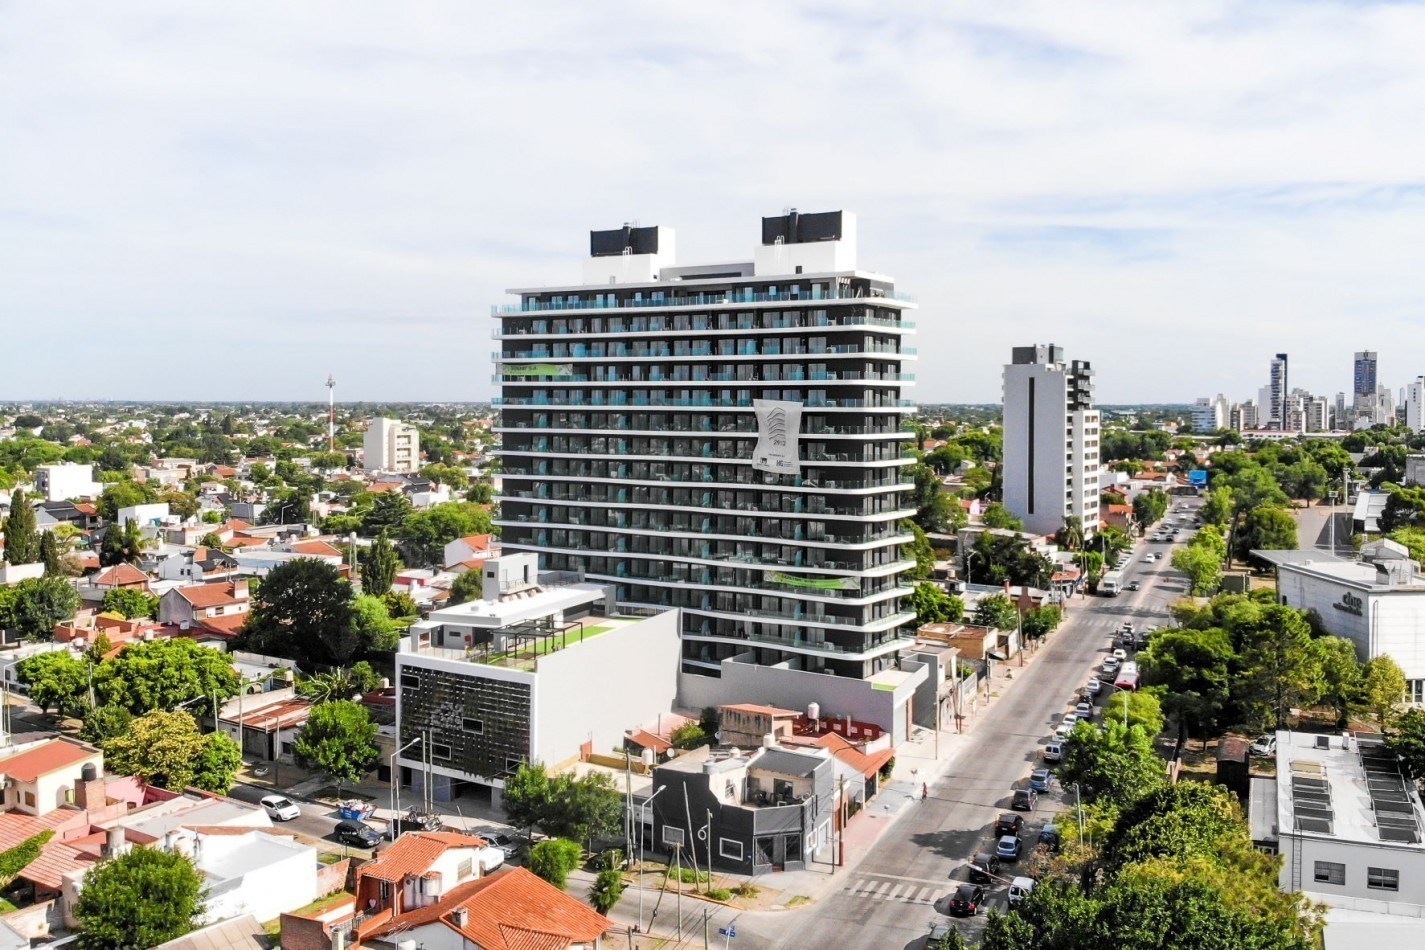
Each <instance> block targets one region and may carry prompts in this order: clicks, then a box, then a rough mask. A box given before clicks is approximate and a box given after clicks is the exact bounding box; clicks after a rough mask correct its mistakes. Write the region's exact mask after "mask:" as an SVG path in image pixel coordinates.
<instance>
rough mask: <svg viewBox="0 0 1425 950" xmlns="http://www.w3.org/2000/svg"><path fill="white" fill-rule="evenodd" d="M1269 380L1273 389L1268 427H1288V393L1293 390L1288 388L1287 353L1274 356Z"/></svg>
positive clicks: (1268, 411) (1270, 387)
mask: <svg viewBox="0 0 1425 950" xmlns="http://www.w3.org/2000/svg"><path fill="white" fill-rule="evenodd" d="M1268 380H1269V382H1268V383H1267V388H1268V389H1269V390H1270V391H1271V392H1270V396H1271V402H1270V404H1269V405H1268V406H1267V428H1269V429H1285V428H1286V427H1287V425H1286V423H1287V394H1288V393H1289V392H1290V391H1291V390H1289V389H1288V388H1287V359H1286V354H1285V353H1278V354H1277V355H1276V356H1275V357H1273V358H1272V366H1271V375H1270V376H1269V377H1268Z"/></svg>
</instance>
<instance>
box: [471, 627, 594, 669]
mask: <svg viewBox="0 0 1425 950" xmlns="http://www.w3.org/2000/svg"><path fill="white" fill-rule="evenodd" d="M612 629H614V628H613V627H612V626H609V625H607V624H605V625H602V626H593V627H585V628H584V630H583V633H582V634H581V633H580V631H579V628H578V627H574V628H572V629H569V630H566V631H564V632H563V633H559V634H555V635H554V636H552V637H547V638H545V639H543V640H539V641H535V642H534V643H533V644H531V645H528V646H524V647H521V648H520V649H519V650H517V651H507V652H504V653H492V654H490V659H489V662H490V663H492V664H496V665H499V664H507V665H510V666H515V667H518V668H520V669H533V668H534V661H535V660H536V659H538V658H539V657H541V656H544V655H545V654H546V653H553V652H555V651H556V650H562V649H564V648H565V647H567V646H570V645H572V644H576V643H579V642H580V640H581V637H582V639H584V640H588V639H590V638H591V637H596V636H598V635H599V634H601V633H608V632H609V631H610V630H612Z"/></svg>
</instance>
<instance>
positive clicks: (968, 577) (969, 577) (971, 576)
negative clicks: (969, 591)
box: [965, 551, 985, 586]
mask: <svg viewBox="0 0 1425 950" xmlns="http://www.w3.org/2000/svg"><path fill="white" fill-rule="evenodd" d="M972 557H978V558H981V559H983V558H984V557H985V554H984V552H982V551H970V552H968V553H967V554H966V555H965V584H966V586H968V585H970V584H973V583H974V582H975V572H974V571H972V570H970V558H972Z"/></svg>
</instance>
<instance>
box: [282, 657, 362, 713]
mask: <svg viewBox="0 0 1425 950" xmlns="http://www.w3.org/2000/svg"><path fill="white" fill-rule="evenodd" d="M380 683H381V677H379V676H377V675H376V671H375V670H373V669H372V668H371V664H370V663H367V662H366V661H365V660H362V661H361V662H360V663H356V664H354V665H353V666H352V667H351V668H350V669H345V668H342V667H338V668H337V669H335V670H330V671H328V672H326V673H318V674H317V675H316V676H313V677H311V678H310V679H305V680H302V681H301V682H300V683H298V684H297V692H298V693H300V694H301V695H302V696H305V697H306V698H307V699H310V700H311V701H312V702H314V703H329V702H332V701H333V700H337V699H352V698H354V697H356V696H358V695H360V694H363V693H368V692H370V691H371V690H373V689H375V688H376V687H377V686H379V685H380Z"/></svg>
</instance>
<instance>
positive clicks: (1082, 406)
mask: <svg viewBox="0 0 1425 950" xmlns="http://www.w3.org/2000/svg"><path fill="white" fill-rule="evenodd" d="M1012 360H1013V361H1012V362H1011V363H1009V364H1008V365H1006V366H1005V368H1004V504H1005V507H1007V508H1008V509H1009V510H1010V511H1012V512H1014V514H1015V515H1017V516H1018V517H1019V518H1020V519H1021V520H1022V521H1023V522H1024V526H1025V528H1026V529H1028V530H1029V531H1033V532H1035V533H1038V534H1051V533H1053V532H1055V531H1058V530H1059V528H1061V527H1063V525H1064V520H1065V518H1067V517H1068V516H1070V515H1074V516H1076V517H1078V518H1079V520H1080V522H1081V524H1082V525H1083V530H1084V534H1085V536H1091V535H1093V534H1094V533H1095V532H1096V531H1097V530H1098V495H1099V491H1098V474H1099V460H1098V441H1099V414H1098V410H1097V409H1095V408H1093V369H1092V367H1090V366H1089V364H1088V363H1086V362H1082V361H1079V360H1075V361H1073V362H1072V363H1067V362H1065V361H1064V348H1063V347H1060V346H1053V345H1052V344H1051V345H1049V346H1044V345H1036V346H1016V347H1015V348H1014V352H1013V356H1012Z"/></svg>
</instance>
